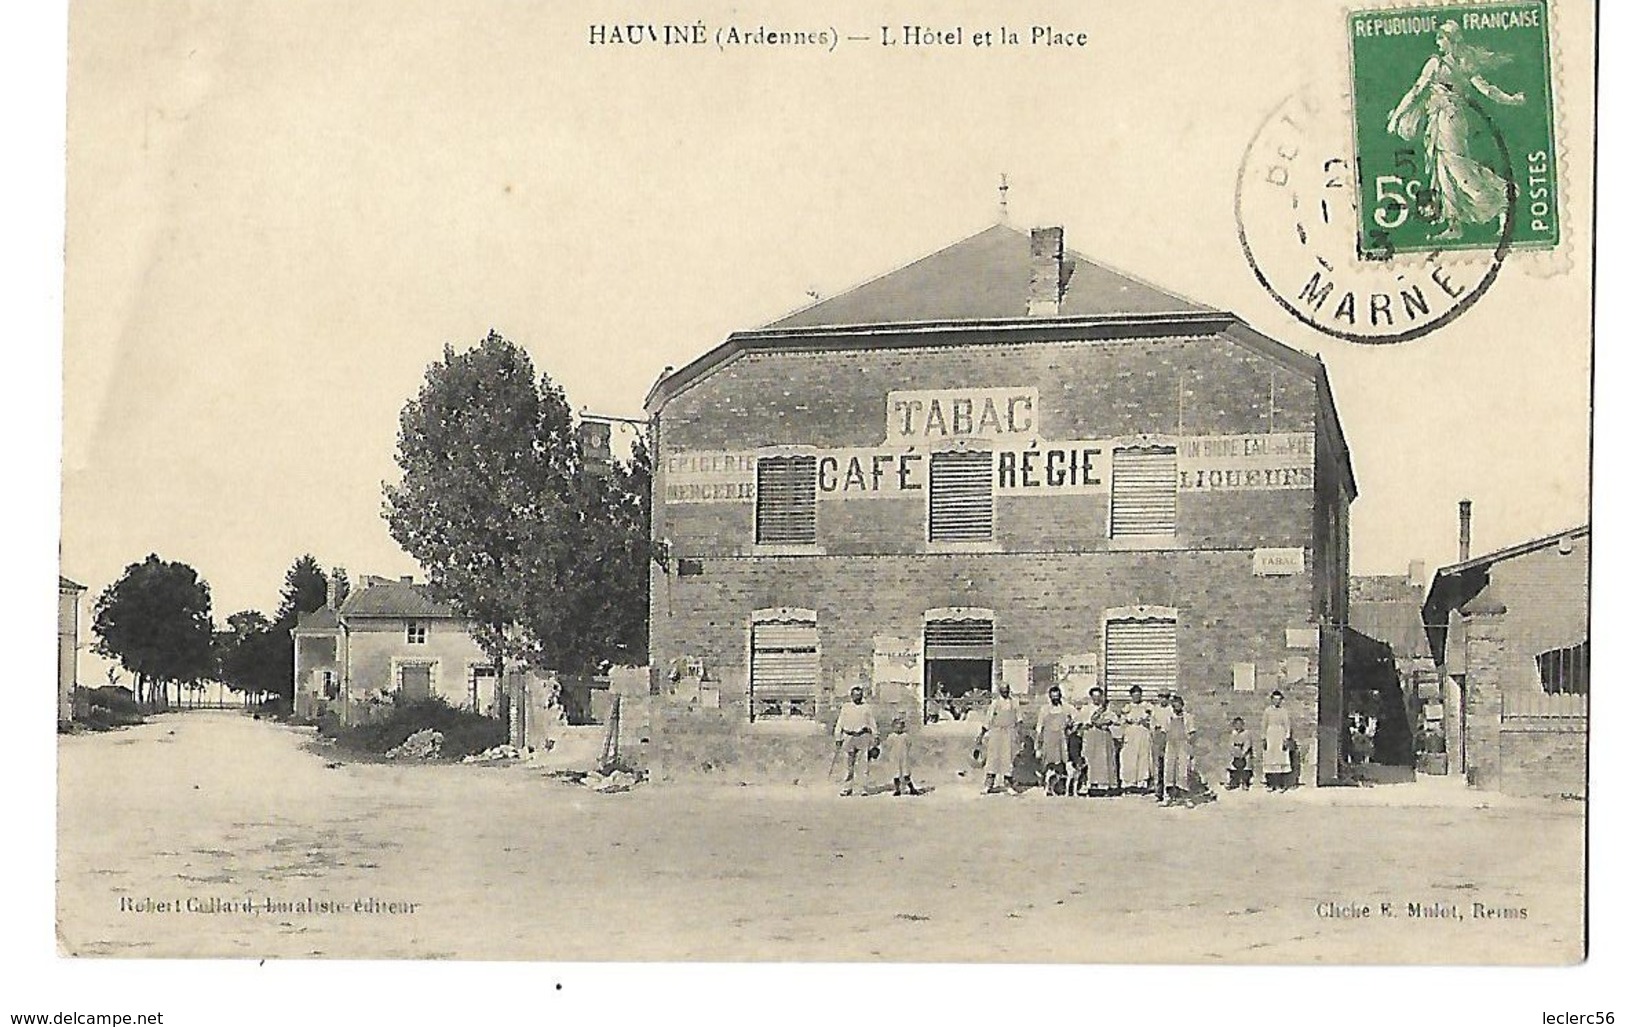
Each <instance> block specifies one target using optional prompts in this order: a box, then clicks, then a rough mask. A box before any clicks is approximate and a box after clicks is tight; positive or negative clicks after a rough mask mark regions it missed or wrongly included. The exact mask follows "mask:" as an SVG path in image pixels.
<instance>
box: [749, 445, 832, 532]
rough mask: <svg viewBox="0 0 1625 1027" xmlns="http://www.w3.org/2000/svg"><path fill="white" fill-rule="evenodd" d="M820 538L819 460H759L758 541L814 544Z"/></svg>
mask: <svg viewBox="0 0 1625 1027" xmlns="http://www.w3.org/2000/svg"><path fill="white" fill-rule="evenodd" d="M817 540H818V462H817V460H816V458H814V457H810V456H774V457H763V458H762V459H760V460H758V461H756V541H757V542H764V543H780V544H791V545H796V544H800V545H811V544H813V543H814V542H816V541H817Z"/></svg>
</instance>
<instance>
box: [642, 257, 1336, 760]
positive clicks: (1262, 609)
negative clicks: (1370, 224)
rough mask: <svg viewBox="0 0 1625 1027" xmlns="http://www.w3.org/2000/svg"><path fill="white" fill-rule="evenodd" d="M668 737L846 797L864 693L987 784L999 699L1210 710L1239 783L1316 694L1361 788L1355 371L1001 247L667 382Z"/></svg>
mask: <svg viewBox="0 0 1625 1027" xmlns="http://www.w3.org/2000/svg"><path fill="white" fill-rule="evenodd" d="M646 412H647V414H648V416H649V418H650V423H651V435H652V438H653V443H654V457H655V469H656V470H655V481H654V495H653V533H654V537H655V539H656V542H657V551H658V552H660V553H661V554H662V561H663V563H662V566H663V573H662V572H657V573H655V574H654V575H653V576H652V582H651V596H650V599H651V602H650V611H651V612H650V654H651V662H652V663H653V665H654V668H655V671H656V674H657V677H658V679H659V680H658V686H659V688H660V691H661V693H662V694H661V695H660V696H658V697H657V698H656V700H655V702H654V704H653V705H654V709H653V710H652V713H651V716H650V723H649V731H650V734H651V736H652V744H653V746H654V748H655V749H656V750H657V752H658V753H659V754H660V757H661V758H662V759H664V760H665V762H666V764H667V766H668V767H670V768H672V769H677V768H680V767H689V766H695V765H698V766H702V767H705V768H717V769H724V768H730V767H738V768H740V769H741V770H744V771H751V770H768V771H773V772H782V773H785V774H796V775H800V774H807V773H809V772H810V775H811V776H818V775H821V774H822V766H821V763H822V762H823V761H824V760H827V731H828V725H829V724H830V722H831V721H832V720H833V718H834V715H835V712H836V710H837V708H838V704H839V703H840V702H841V700H842V699H843V698H844V696H845V694H846V692H847V690H848V688H850V687H851V686H852V685H853V684H862V685H864V686H865V687H866V688H868V689H869V690H870V691H871V692H872V694H873V695H874V696H875V701H876V702H878V703H879V704H880V705H881V707H882V709H881V713H882V715H883V716H886V715H891V714H893V713H896V714H900V715H902V716H905V717H906V718H908V719H909V720H910V721H912V722H913V723H914V724H915V725H916V729H917V730H918V731H919V734H918V735H917V739H918V742H917V744H918V746H919V747H920V748H921V749H922V750H923V751H924V752H926V753H928V754H930V753H933V752H934V753H936V754H937V755H938V756H939V757H940V758H941V759H943V760H946V761H948V762H949V763H955V764H957V765H959V766H961V767H963V766H964V764H965V757H966V755H967V754H968V752H969V748H970V746H969V741H968V739H967V738H966V735H967V734H969V733H974V730H975V727H976V725H977V723H978V718H979V716H980V712H979V711H980V709H981V707H983V706H985V704H986V703H987V701H988V697H989V694H990V692H991V690H992V689H993V688H994V687H995V686H996V685H997V684H998V683H1000V682H1003V683H1008V684H1009V685H1010V686H1011V688H1012V691H1014V692H1016V693H1018V694H1022V695H1027V696H1032V697H1034V698H1033V699H1032V700H1030V701H1031V702H1033V703H1036V701H1037V697H1038V696H1039V695H1042V693H1044V692H1045V691H1047V686H1048V685H1049V684H1051V683H1057V684H1060V685H1061V687H1062V688H1063V690H1064V691H1065V692H1066V694H1067V695H1068V697H1069V698H1072V699H1081V698H1082V697H1083V696H1084V694H1085V693H1086V691H1087V689H1088V688H1089V687H1090V686H1092V685H1095V684H1100V685H1102V686H1104V687H1105V688H1106V689H1107V691H1108V693H1109V694H1110V696H1111V697H1112V698H1113V699H1114V700H1120V699H1124V698H1126V696H1127V693H1128V689H1129V687H1130V686H1132V685H1136V684H1137V685H1140V686H1142V687H1143V688H1144V689H1145V690H1146V692H1147V693H1148V694H1151V693H1154V692H1155V691H1156V690H1157V689H1159V688H1171V689H1175V690H1177V691H1179V692H1180V693H1182V694H1183V695H1184V696H1185V697H1186V699H1187V701H1188V702H1189V704H1190V706H1191V708H1192V709H1193V711H1194V713H1195V717H1196V722H1197V724H1198V725H1199V736H1198V760H1199V764H1200V766H1201V767H1202V768H1203V770H1204V772H1205V773H1206V774H1207V775H1208V776H1209V778H1210V779H1211V778H1212V777H1213V776H1215V775H1217V774H1219V772H1220V768H1221V766H1222V764H1223V762H1224V760H1225V759H1226V752H1225V749H1224V745H1223V740H1222V735H1223V732H1224V731H1226V730H1227V729H1228V722H1229V720H1230V718H1231V717H1232V716H1236V715H1239V716H1243V717H1245V718H1246V719H1247V720H1248V722H1249V723H1251V724H1252V725H1253V726H1254V728H1255V730H1256V728H1257V726H1258V723H1257V722H1258V718H1259V714H1260V711H1261V709H1262V707H1263V706H1264V705H1265V702H1266V700H1267V696H1268V693H1269V692H1270V691H1271V690H1272V689H1274V688H1280V689H1281V690H1282V691H1283V692H1284V693H1285V694H1286V696H1287V705H1288V708H1289V709H1290V710H1291V711H1292V713H1293V715H1294V718H1295V723H1296V734H1297V738H1298V742H1299V755H1300V761H1301V765H1300V775H1301V780H1302V781H1303V782H1304V783H1314V782H1315V781H1317V780H1319V781H1326V780H1328V779H1330V778H1332V777H1334V776H1335V775H1336V774H1337V768H1338V758H1339V751H1338V750H1339V747H1340V739H1341V733H1342V723H1343V695H1342V677H1341V668H1342V648H1343V625H1344V624H1345V623H1346V622H1347V617H1348V524H1349V519H1348V512H1349V504H1350V503H1351V502H1352V501H1353V500H1354V498H1355V494H1356V489H1355V481H1354V474H1353V470H1352V466H1351V462H1350V458H1349V453H1348V449H1347V446H1346V444H1345V441H1344V437H1343V431H1342V428H1341V426H1340V424H1339V421H1338V416H1337V410H1336V406H1335V404H1334V402H1333V399H1332V391H1331V386H1330V383H1329V381H1328V379H1327V375H1326V370H1325V367H1324V366H1323V365H1322V364H1321V362H1320V361H1319V360H1318V359H1317V358H1315V357H1313V356H1310V355H1307V354H1304V353H1302V352H1299V351H1297V350H1294V349H1291V348H1289V347H1287V346H1285V345H1283V344H1281V343H1279V342H1276V341H1275V340H1273V339H1270V338H1268V337H1266V336H1265V335H1263V334H1261V333H1259V332H1257V331H1255V330H1254V329H1252V328H1250V327H1249V326H1247V325H1246V324H1244V323H1243V322H1242V321H1241V320H1240V319H1239V318H1238V317H1236V315H1234V314H1231V313H1227V312H1224V311H1220V310H1214V309H1211V308H1209V307H1206V306H1203V305H1201V304H1199V303H1194V302H1191V301H1189V300H1186V299H1183V298H1180V297H1177V296H1174V295H1172V294H1169V293H1167V292H1164V291H1162V290H1159V289H1156V288H1154V287H1152V286H1150V285H1147V284H1145V283H1144V282H1141V281H1139V280H1138V279H1136V278H1134V277H1132V276H1129V275H1126V274H1123V273H1121V272H1118V271H1114V270H1112V269H1110V268H1108V267H1106V266H1104V265H1102V264H1099V263H1096V262H1095V261H1093V260H1090V259H1087V258H1085V257H1083V256H1081V255H1080V254H1078V253H1075V252H1073V251H1071V250H1068V249H1066V247H1065V246H1064V239H1063V232H1062V230H1061V229H1060V228H1042V229H1037V230H1034V231H1032V232H1031V233H1030V234H1029V233H1024V232H1019V231H1016V230H1014V229H1012V228H1009V227H1007V226H1004V225H997V226H994V227H992V228H989V229H987V230H985V231H983V232H980V233H978V234H976V235H974V236H971V237H970V238H967V239H964V240H962V241H960V242H958V243H956V244H954V245H951V246H949V247H947V248H946V249H944V250H941V251H939V252H937V253H934V254H931V255H930V256H927V257H925V258H923V259H921V260H919V261H916V262H915V263H912V264H910V265H908V266H906V267H904V268H902V269H900V270H898V271H895V272H892V273H890V274H887V275H883V276H881V277H879V278H877V279H875V280H873V281H871V282H869V283H867V284H865V285H862V286H859V287H858V288H856V289H853V290H852V291H850V292H847V293H844V294H842V295H839V296H835V297H833V298H830V299H827V300H823V301H822V302H818V303H816V304H814V305H812V306H810V307H808V308H806V309H803V310H801V311H799V312H797V313H794V314H791V315H790V316H788V317H785V318H783V319H781V320H779V321H776V322H774V323H772V324H770V325H768V326H766V327H764V328H760V329H753V330H749V331H740V332H736V333H734V334H732V335H730V336H729V337H728V338H727V339H726V340H725V341H723V342H722V344H721V345H719V346H717V347H716V348H715V349H713V350H711V351H710V352H708V353H706V354H704V355H703V356H701V357H699V358H698V359H696V360H694V361H693V362H692V363H690V364H688V365H687V366H685V367H683V368H681V369H678V370H675V371H672V372H669V373H668V374H666V375H664V376H663V377H662V378H661V379H660V381H659V382H657V383H656V385H655V386H654V388H653V390H652V391H651V393H650V395H649V398H648V401H647V411H646Z"/></svg>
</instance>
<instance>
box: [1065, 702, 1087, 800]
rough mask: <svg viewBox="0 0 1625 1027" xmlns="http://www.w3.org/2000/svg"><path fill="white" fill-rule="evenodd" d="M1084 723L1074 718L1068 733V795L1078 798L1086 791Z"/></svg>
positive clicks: (1078, 718) (1079, 718)
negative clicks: (1077, 796) (1079, 794)
mask: <svg viewBox="0 0 1625 1027" xmlns="http://www.w3.org/2000/svg"><path fill="white" fill-rule="evenodd" d="M1084 772H1085V768H1084V765H1083V722H1082V718H1081V717H1074V719H1073V721H1072V724H1071V726H1070V727H1068V728H1067V731H1066V794H1067V795H1069V796H1076V795H1078V793H1079V792H1080V791H1083V790H1085V789H1084Z"/></svg>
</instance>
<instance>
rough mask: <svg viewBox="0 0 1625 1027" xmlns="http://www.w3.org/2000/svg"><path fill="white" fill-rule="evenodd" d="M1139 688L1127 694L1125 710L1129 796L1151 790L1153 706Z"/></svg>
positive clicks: (1124, 758)
mask: <svg viewBox="0 0 1625 1027" xmlns="http://www.w3.org/2000/svg"><path fill="white" fill-rule="evenodd" d="M1144 696H1145V692H1144V690H1143V689H1141V688H1140V686H1139V685H1135V686H1134V687H1132V688H1130V689H1129V690H1128V705H1127V706H1125V707H1124V708H1123V751H1122V753H1121V755H1120V759H1121V776H1122V778H1123V790H1124V791H1126V792H1147V791H1150V790H1151V774H1152V766H1151V704H1150V703H1148V702H1146V701H1145V698H1144Z"/></svg>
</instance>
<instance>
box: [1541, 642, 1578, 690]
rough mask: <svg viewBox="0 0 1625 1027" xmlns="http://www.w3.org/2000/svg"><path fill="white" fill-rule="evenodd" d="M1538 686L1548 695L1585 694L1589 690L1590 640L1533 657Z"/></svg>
mask: <svg viewBox="0 0 1625 1027" xmlns="http://www.w3.org/2000/svg"><path fill="white" fill-rule="evenodd" d="M1535 666H1536V667H1537V668H1539V670H1540V687H1541V689H1542V690H1543V691H1545V692H1546V693H1547V694H1548V695H1587V694H1589V693H1590V691H1591V640H1590V639H1586V640H1585V641H1584V642H1581V643H1580V644H1579V645H1571V646H1569V647H1568V648H1566V649H1550V650H1547V651H1546V652H1543V653H1541V654H1540V655H1539V656H1537V657H1535Z"/></svg>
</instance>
